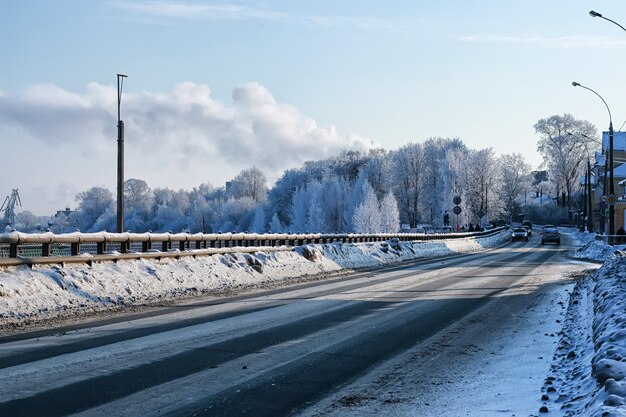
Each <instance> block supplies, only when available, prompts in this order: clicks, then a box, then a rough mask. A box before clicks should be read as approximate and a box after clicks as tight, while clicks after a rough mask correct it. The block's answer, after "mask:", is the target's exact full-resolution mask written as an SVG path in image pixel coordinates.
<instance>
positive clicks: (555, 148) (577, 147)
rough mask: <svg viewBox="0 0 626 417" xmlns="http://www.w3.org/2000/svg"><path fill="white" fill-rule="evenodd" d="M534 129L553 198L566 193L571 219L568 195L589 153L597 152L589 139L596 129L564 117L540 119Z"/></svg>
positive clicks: (583, 122) (567, 115)
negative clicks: (546, 169) (553, 183)
mask: <svg viewBox="0 0 626 417" xmlns="http://www.w3.org/2000/svg"><path fill="white" fill-rule="evenodd" d="M534 128H535V132H536V133H537V134H539V141H538V143H537V151H539V153H540V154H541V156H542V157H543V160H544V163H545V165H546V167H547V168H548V170H549V172H550V179H551V180H552V181H554V182H555V185H556V189H557V194H560V193H562V192H564V193H566V200H567V205H568V207H569V208H570V210H569V211H570V215H571V206H572V192H573V190H574V187H575V186H577V184H578V178H579V177H580V175H581V174H582V172H583V171H584V162H585V161H586V159H587V157H588V156H589V151H590V150H593V149H595V148H597V145H596V144H595V143H594V141H593V140H592V139H590V138H594V137H596V136H597V130H596V127H595V126H594V125H593V124H591V123H590V122H588V121H586V120H578V119H575V118H574V116H572V115H571V114H564V115H563V116H559V115H554V116H550V117H548V118H546V119H541V120H539V121H538V122H537V123H535V126H534Z"/></svg>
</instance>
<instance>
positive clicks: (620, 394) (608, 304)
mask: <svg viewBox="0 0 626 417" xmlns="http://www.w3.org/2000/svg"><path fill="white" fill-rule="evenodd" d="M593 279H594V284H595V285H594V311H595V316H594V320H593V342H594V346H595V349H596V351H595V354H594V356H593V359H592V362H591V365H592V369H593V376H594V378H595V380H596V382H597V384H598V387H599V389H598V390H597V391H596V393H595V395H594V396H593V399H592V402H591V404H590V407H589V409H588V411H589V413H588V414H587V415H594V416H599V415H602V416H607V417H608V416H626V308H624V301H625V300H626V253H623V252H618V253H616V254H615V255H613V256H611V257H610V258H609V259H608V260H607V261H606V262H605V263H604V265H603V266H602V268H600V269H599V270H598V271H597V273H596V274H595V275H594V277H593Z"/></svg>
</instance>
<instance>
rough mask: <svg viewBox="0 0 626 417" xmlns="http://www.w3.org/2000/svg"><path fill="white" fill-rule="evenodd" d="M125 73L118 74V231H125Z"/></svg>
mask: <svg viewBox="0 0 626 417" xmlns="http://www.w3.org/2000/svg"><path fill="white" fill-rule="evenodd" d="M126 77H127V76H126V75H124V74H117V233H122V232H124V122H123V121H122V120H121V117H120V105H121V104H122V88H123V87H124V78H126Z"/></svg>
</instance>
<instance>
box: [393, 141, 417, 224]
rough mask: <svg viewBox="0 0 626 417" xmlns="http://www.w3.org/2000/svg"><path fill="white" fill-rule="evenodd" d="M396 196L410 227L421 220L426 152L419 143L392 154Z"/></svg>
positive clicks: (406, 146)
mask: <svg viewBox="0 0 626 417" xmlns="http://www.w3.org/2000/svg"><path fill="white" fill-rule="evenodd" d="M392 160H393V178H394V183H395V194H396V198H397V199H398V206H399V207H400V218H401V220H402V222H403V223H408V224H409V225H410V227H416V226H417V224H418V223H419V222H420V220H421V211H422V205H423V201H422V192H423V181H424V179H423V178H424V151H423V149H422V145H421V144H419V143H410V144H408V145H405V146H403V147H401V148H400V149H398V150H397V151H396V152H394V153H393V154H392Z"/></svg>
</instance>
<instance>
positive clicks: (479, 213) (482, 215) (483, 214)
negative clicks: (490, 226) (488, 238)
mask: <svg viewBox="0 0 626 417" xmlns="http://www.w3.org/2000/svg"><path fill="white" fill-rule="evenodd" d="M476 214H478V218H479V219H482V218H483V217H484V216H485V212H484V211H482V210H478V213H476Z"/></svg>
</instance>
